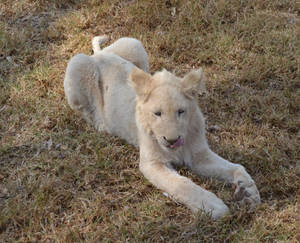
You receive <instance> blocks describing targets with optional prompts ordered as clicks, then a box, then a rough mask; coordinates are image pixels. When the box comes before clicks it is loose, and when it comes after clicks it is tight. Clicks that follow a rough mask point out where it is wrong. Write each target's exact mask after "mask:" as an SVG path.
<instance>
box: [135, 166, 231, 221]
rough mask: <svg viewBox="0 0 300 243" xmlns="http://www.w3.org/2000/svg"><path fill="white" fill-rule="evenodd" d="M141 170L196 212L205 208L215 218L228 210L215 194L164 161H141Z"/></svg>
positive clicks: (148, 177) (156, 184) (157, 184)
mask: <svg viewBox="0 0 300 243" xmlns="http://www.w3.org/2000/svg"><path fill="white" fill-rule="evenodd" d="M140 170H141V171H142V173H143V174H144V175H145V177H146V178H147V179H148V180H149V181H150V182H151V183H153V184H154V185H155V186H156V187H158V188H159V189H161V190H163V191H165V192H167V193H168V194H169V195H170V196H171V197H172V198H174V199H175V200H176V201H178V202H181V203H183V204H185V205H186V206H188V207H189V208H190V209H192V211H194V212H197V211H198V210H204V211H205V212H207V213H211V216H212V218H213V219H218V218H221V217H223V216H224V215H225V214H226V213H227V212H228V207H227V206H226V205H225V204H224V203H223V201H222V200H221V199H219V198H218V197H217V196H216V195H215V194H213V193H211V192H209V191H206V190H204V189H203V188H201V187H200V186H198V185H196V184H195V183H193V182H192V181H191V180H190V179H188V178H186V177H184V176H181V175H179V174H178V173H177V172H176V171H175V170H173V169H171V168H169V167H167V166H166V165H164V164H162V163H155V162H153V163H151V162H141V163H140Z"/></svg>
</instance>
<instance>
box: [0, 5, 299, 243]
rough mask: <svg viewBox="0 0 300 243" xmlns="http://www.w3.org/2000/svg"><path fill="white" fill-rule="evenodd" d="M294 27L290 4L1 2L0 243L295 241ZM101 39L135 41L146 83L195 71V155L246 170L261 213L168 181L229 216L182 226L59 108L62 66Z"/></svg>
mask: <svg viewBox="0 0 300 243" xmlns="http://www.w3.org/2000/svg"><path fill="white" fill-rule="evenodd" d="M299 15H300V6H299V1H296V0H291V1H285V0H275V1H263V0H255V1H238V0H233V1H224V0H219V1H192V0H191V1H181V0H170V1H154V0H150V1H146V0H133V1H129V0H128V1H127V0H126V1H116V0H113V1H106V0H104V1H87V0H81V1H79V0H78V1H76V0H68V1H61V0H54V1H45V0H37V1H32V0H22V1H17V0H13V1H8V0H3V1H1V3H0V23H1V24H0V241H1V242H126V241H128V242H144V241H145V242H300V218H299V215H300V149H299V139H300V132H299V130H300V118H299V114H300V108H299V107H300V78H299V77H300V73H299V69H300V59H299V57H300V45H299V39H300V17H299ZM102 34H107V35H109V36H110V37H111V39H112V41H114V40H116V39H118V38H120V37H122V36H131V37H135V38H138V39H140V40H141V41H142V42H143V44H144V46H145V48H146V49H147V51H148V53H149V55H150V64H151V72H154V71H156V70H160V69H161V68H163V67H164V68H166V69H168V70H171V71H173V72H174V73H176V74H177V75H183V74H184V73H186V72H187V71H188V70H190V69H192V68H197V67H200V66H201V67H203V69H204V70H205V72H206V73H207V76H208V83H207V90H208V94H207V95H206V96H205V97H200V99H199V105H200V107H201V108H202V110H203V112H204V114H205V117H206V120H207V130H208V132H207V137H208V140H209V143H210V145H211V147H212V148H213V150H214V151H216V152H217V153H218V154H220V155H221V156H223V157H225V158H227V159H229V160H231V161H233V162H236V163H241V164H243V165H244V166H245V167H246V168H247V170H248V171H249V173H250V174H251V175H252V176H253V178H254V180H255V181H256V182H257V186H258V188H259V190H260V192H261V197H262V205H261V206H259V207H258V208H257V209H256V210H255V211H254V212H249V211H247V209H246V208H240V207H239V206H238V205H237V204H236V203H235V202H234V201H233V200H232V194H233V192H232V189H231V188H230V186H228V185H225V184H224V183H222V182H218V181H215V180H212V179H210V180H208V179H203V178H198V177H196V176H194V175H192V174H190V173H189V172H187V171H185V170H183V169H182V170H180V173H182V174H184V175H186V176H188V177H190V178H192V179H193V180H194V181H195V182H196V183H198V184H199V185H201V186H203V187H204V188H206V189H209V190H211V191H213V192H215V193H216V194H217V195H218V196H219V197H221V198H222V199H223V200H224V201H225V202H226V204H227V205H228V206H229V207H230V209H231V214H230V215H228V216H227V217H225V218H224V219H222V220H221V221H218V222H213V221H211V220H210V218H209V217H207V216H206V215H201V214H199V215H193V214H192V213H191V212H190V211H189V210H188V209H187V208H185V207H184V206H182V205H178V204H177V203H176V202H173V201H172V200H171V199H169V198H167V197H165V196H164V195H163V194H162V192H160V191H159V190H157V189H156V188H154V187H153V186H152V185H151V184H150V183H149V182H147V180H146V179H144V177H143V176H142V174H141V173H140V172H139V170H138V151H137V150H136V149H135V148H134V147H132V146H130V145H128V144H126V142H124V141H122V140H120V139H118V138H116V137H113V136H110V135H108V134H106V133H97V132H96V131H95V130H94V129H93V128H92V127H90V126H89V125H88V124H87V123H86V122H85V121H84V120H83V119H81V118H80V117H79V116H77V115H76V114H75V113H74V112H73V111H72V110H71V109H70V108H69V106H68V105H67V102H66V100H65V97H64V91H63V79H64V73H65V69H66V65H67V62H68V60H69V59H70V58H71V57H72V56H74V55H75V54H77V53H80V52H83V53H87V54H92V47H91V39H92V37H94V36H96V35H102ZM215 128H217V129H215Z"/></svg>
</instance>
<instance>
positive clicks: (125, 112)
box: [64, 36, 260, 219]
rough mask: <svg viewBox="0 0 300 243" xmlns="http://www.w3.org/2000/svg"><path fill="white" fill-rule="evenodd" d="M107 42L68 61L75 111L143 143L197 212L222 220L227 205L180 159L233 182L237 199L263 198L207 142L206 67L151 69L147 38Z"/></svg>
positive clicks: (159, 173) (157, 171) (164, 179)
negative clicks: (183, 171)
mask: <svg viewBox="0 0 300 243" xmlns="http://www.w3.org/2000/svg"><path fill="white" fill-rule="evenodd" d="M106 40H107V37H105V36H102V37H95V38H94V39H93V49H94V52H95V53H94V55H92V56H87V55H85V54H78V55H76V56H75V57H73V58H72V59H71V61H70V62H69V64H68V67H67V71H66V77H65V81H64V87H65V93H66V96H67V100H68V103H69V104H70V106H71V107H72V109H74V110H76V111H79V112H80V113H81V114H82V115H83V116H84V117H85V119H86V120H88V121H89V122H90V123H91V124H93V125H94V126H95V127H96V128H97V129H98V130H106V131H108V132H109V133H111V134H113V135H117V136H119V137H121V138H123V139H126V140H127V141H128V143H131V144H133V145H135V146H137V147H139V149H140V164H139V166H140V170H141V171H142V173H143V174H144V175H145V177H146V178H147V179H148V180H149V181H150V182H151V183H153V184H154V185H155V186H156V187H158V188H160V189H161V190H163V191H165V192H167V193H168V194H169V195H170V196H171V197H173V198H174V199H175V200H177V201H179V202H181V203H183V204H185V205H186V206H188V207H189V208H190V209H192V210H193V211H194V212H197V211H198V210H204V211H205V212H208V213H211V216H212V218H213V219H218V218H220V217H222V216H224V215H225V214H226V213H227V212H228V207H227V206H226V205H225V204H224V203H223V201H222V200H221V199H220V198H218V197H217V196H216V195H215V194H213V193H211V192H209V191H207V190H204V189H203V188H201V187H200V186H198V185H196V184H195V183H193V182H192V181H191V180H190V179H188V178H186V177H184V176H181V175H179V174H178V173H177V172H176V171H175V170H174V169H173V165H179V166H180V165H182V166H187V167H188V168H190V169H191V170H192V171H193V172H195V173H197V174H199V175H202V176H207V177H208V176H212V177H216V178H219V179H222V180H224V181H227V182H229V183H233V184H234V185H235V186H236V190H235V195H236V197H237V199H238V200H240V201H241V202H242V203H248V204H250V205H251V206H255V205H257V204H259V203H260V196H259V192H258V190H257V188H256V185H255V183H254V181H253V180H252V178H251V177H250V175H249V174H248V173H247V172H246V170H245V169H244V167H243V166H241V165H239V164H233V163H231V162H229V161H227V160H225V159H223V158H221V157H219V156H218V155H217V154H215V153H214V152H212V151H211V150H210V149H209V147H208V144H207V141H206V138H205V124H204V119H203V115H202V113H201V111H200V108H199V107H198V102H197V94H198V93H199V92H201V91H202V89H203V82H204V79H205V77H204V74H203V72H202V70H201V69H198V70H196V71H191V72H190V73H188V74H187V75H186V76H185V77H183V78H179V77H176V76H174V75H173V74H172V73H170V72H168V71H166V70H163V71H161V72H156V73H155V74H154V75H150V74H149V73H148V72H149V62H148V55H147V53H146V51H145V49H144V47H143V45H142V44H141V42H140V41H138V40H136V39H133V38H121V39H119V40H117V41H116V42H115V43H113V44H112V45H110V46H108V47H106V48H105V49H103V50H101V49H100V44H101V43H103V42H105V41H106Z"/></svg>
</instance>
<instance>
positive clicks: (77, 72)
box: [64, 54, 103, 130]
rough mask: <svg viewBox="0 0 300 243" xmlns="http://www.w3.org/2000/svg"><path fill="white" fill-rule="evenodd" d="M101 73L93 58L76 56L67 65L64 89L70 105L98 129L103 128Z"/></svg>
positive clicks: (83, 55) (81, 55)
mask: <svg viewBox="0 0 300 243" xmlns="http://www.w3.org/2000/svg"><path fill="white" fill-rule="evenodd" d="M100 86H101V80H100V73H99V70H98V67H97V65H96V63H95V62H94V61H93V59H92V58H91V57H89V56H87V55H85V54H78V55H76V56H74V57H73V58H72V59H71V60H70V62H69V64H68V67H67V71H66V76H65V80H64V89H65V93H66V97H67V100H68V103H69V105H70V106H71V108H72V109H73V110H75V111H78V112H80V113H81V114H82V115H83V117H84V118H85V119H86V120H87V121H88V122H90V123H91V124H92V125H93V126H95V127H96V128H97V129H98V130H101V129H103V119H102V106H103V98H102V94H101V90H102V89H101V87H100Z"/></svg>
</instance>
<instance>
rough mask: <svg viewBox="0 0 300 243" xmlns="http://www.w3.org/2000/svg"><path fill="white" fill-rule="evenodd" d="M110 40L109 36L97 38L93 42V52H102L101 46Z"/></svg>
mask: <svg viewBox="0 0 300 243" xmlns="http://www.w3.org/2000/svg"><path fill="white" fill-rule="evenodd" d="M108 40H109V37H108V36H107V35H101V36H96V37H94V38H93V40H92V45H93V51H94V53H97V52H99V51H101V45H102V44H103V43H105V42H107V41H108Z"/></svg>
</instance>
